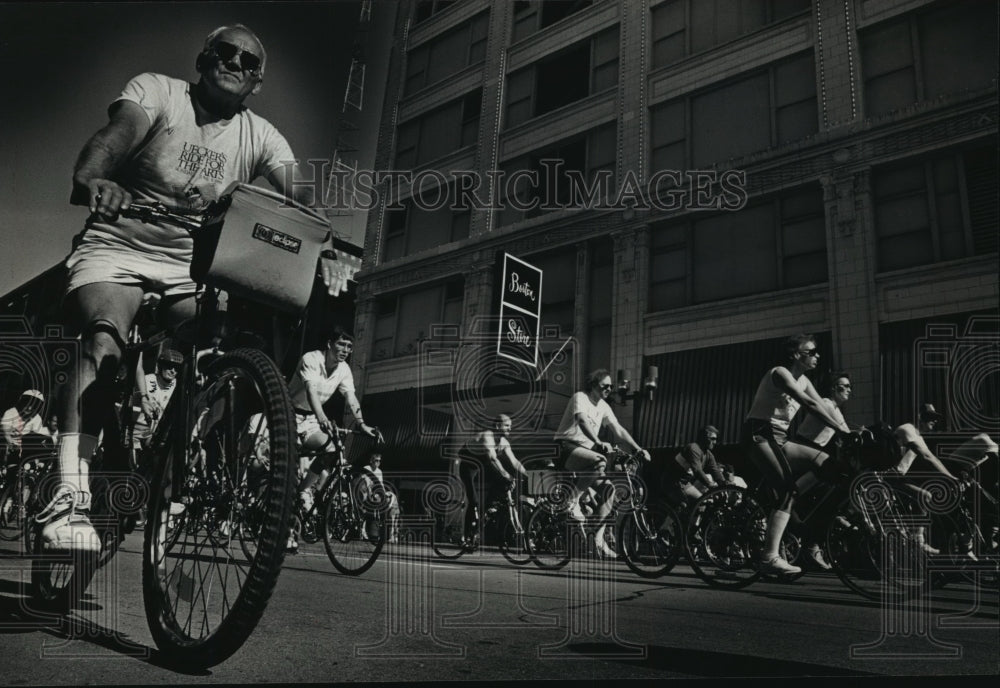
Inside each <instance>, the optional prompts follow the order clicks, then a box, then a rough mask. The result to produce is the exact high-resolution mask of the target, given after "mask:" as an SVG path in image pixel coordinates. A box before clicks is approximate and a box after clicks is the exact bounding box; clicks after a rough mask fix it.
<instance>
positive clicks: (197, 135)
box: [87, 72, 294, 260]
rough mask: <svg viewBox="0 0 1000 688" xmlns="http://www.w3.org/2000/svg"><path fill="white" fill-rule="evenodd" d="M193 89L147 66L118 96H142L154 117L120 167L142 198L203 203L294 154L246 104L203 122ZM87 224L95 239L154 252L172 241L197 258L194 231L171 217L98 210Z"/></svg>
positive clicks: (137, 99)
mask: <svg viewBox="0 0 1000 688" xmlns="http://www.w3.org/2000/svg"><path fill="white" fill-rule="evenodd" d="M191 89H192V84H190V83H188V82H186V81H183V80H181V79H173V78H170V77H167V76H164V75H162V74H153V73H150V72H146V73H144V74H140V75H138V76H136V77H135V78H133V79H132V80H131V81H129V82H128V83H127V84H126V85H125V88H124V89H123V90H122V92H121V95H119V96H118V98H117V99H116V101H115V102H118V101H124V100H127V101H131V102H133V103H136V104H137V105H139V107H141V108H142V109H143V110H144V111H145V112H146V115H147V116H148V117H149V122H150V129H149V133H148V134H147V135H146V138H145V139H144V140H143V142H142V144H141V145H140V146H139V147H138V149H137V150H136V151H134V153H133V154H132V156H131V157H130V158H129V160H128V161H127V162H126V163H125V165H124V166H123V168H122V169H121V170H120V171H119V172H118V173H117V174H116V175H115V180H116V181H117V182H118V183H119V184H121V186H122V187H124V188H125V189H126V190H127V191H129V192H131V193H132V195H133V196H134V197H135V199H136V200H137V201H141V202H147V203H148V202H150V201H157V202H161V203H164V204H166V205H167V206H169V207H172V208H179V209H187V210H194V211H198V210H201V209H202V208H204V206H205V205H207V203H209V202H210V201H214V200H216V199H217V198H218V197H219V196H220V195H222V192H223V191H224V190H225V189H226V187H228V186H229V185H230V184H232V183H233V182H237V181H239V182H250V181H253V180H254V179H255V178H257V177H266V176H267V175H268V174H270V173H271V172H272V171H274V170H275V169H278V168H279V167H281V166H283V165H285V164H287V163H289V162H292V161H293V160H294V156H293V154H292V150H291V148H290V147H289V145H288V142H287V141H286V140H285V138H284V137H283V136H282V135H281V134H280V133H279V132H278V130H277V129H276V128H275V127H274V126H273V125H272V124H271V123H270V122H268V121H267V120H266V119H264V118H263V117H260V116H258V115H256V114H254V113H253V112H251V111H250V110H248V109H246V108H244V109H243V110H241V111H240V112H238V113H237V114H236V115H235V116H234V117H233V118H232V119H228V120H220V121H217V122H208V123H206V124H202V125H200V126H199V124H198V123H197V119H196V113H195V106H194V104H193V102H192V97H191ZM87 230H88V240H89V241H95V240H100V242H102V243H106V244H109V245H120V244H126V245H128V246H130V247H132V248H134V249H138V250H141V251H145V252H148V253H154V254H162V253H163V252H164V251H163V249H165V248H168V249H171V250H172V251H171V253H172V254H173V253H177V254H178V255H180V254H185V255H187V259H188V260H190V252H191V237H190V236H189V235H188V233H187V232H186V231H185V230H184V229H181V228H179V227H176V226H174V225H171V224H167V223H164V224H162V225H159V224H147V223H144V222H140V221H139V220H135V219H130V218H120V219H119V220H118V221H116V222H113V223H109V222H104V221H101V220H99V219H97V218H92V219H91V220H90V221H89V222H88V224H87Z"/></svg>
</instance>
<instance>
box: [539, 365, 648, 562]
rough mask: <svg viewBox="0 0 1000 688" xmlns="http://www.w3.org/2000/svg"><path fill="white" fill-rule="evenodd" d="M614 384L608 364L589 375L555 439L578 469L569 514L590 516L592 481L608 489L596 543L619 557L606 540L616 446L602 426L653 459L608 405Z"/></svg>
mask: <svg viewBox="0 0 1000 688" xmlns="http://www.w3.org/2000/svg"><path fill="white" fill-rule="evenodd" d="M613 388H614V385H613V383H612V382H611V373H610V371H608V370H607V369H605V368H600V369H598V370H595V371H593V372H592V373H590V375H588V376H587V387H586V391H579V392H576V393H574V394H573V396H571V397H570V400H569V403H568V404H567V405H566V410H565V411H564V412H563V416H562V420H560V421H559V427H558V429H557V430H556V434H555V437H554V439H555V440H556V441H557V442H559V448H560V452H559V453H560V456H559V458H560V461H561V462H562V463H563V468H564V469H565V470H567V471H575V472H576V474H577V478H576V480H575V481H574V485H573V488H572V490H571V493H570V495H569V499H568V502H567V507H568V511H567V515H568V516H569V518H570V519H572V520H574V521H579V522H584V521H586V520H587V518H586V516H585V515H584V514H583V512H582V511H581V509H580V498H581V495H583V494H584V493H585V492H587V490H588V488H589V487H591V486H592V485H593V486H595V487H600V489H601V491H602V492H603V493H604V494H603V495H601V496H602V502H601V505H600V507H599V509H598V511H597V516H598V518H599V522H600V525H599V527H598V529H597V532H596V533H595V537H594V539H595V543H596V544H595V547H596V548H597V550H598V554H599V555H600V556H603V557H606V558H609V559H611V558H615V556H616V555H615V553H614V552H613V551H612V550H611V548H609V547H608V546H607V544H606V543H605V541H604V529H605V527H606V525H607V523H606V522H607V518H608V516H609V515H610V513H611V510H612V509H613V508H614V499H613V498H612V497H613V491H614V487H613V486H612V485H611V483H610V482H608V481H606V480H604V475H605V470H606V468H607V455H608V454H610V453H611V452H612V451H613V450H614V447H613V446H612V445H611V444H610V443H608V442H604V441H602V440H601V439H600V438H599V436H598V435H599V433H600V431H601V429H602V428H607V429H608V430H609V431H610V433H611V434H612V435H613V436H614V437H615V438H616V439H618V440H619V441H620V442H623V443H624V444H626V445H628V446H629V447H630V448H631V449H632V450H633V451H634V452H637V453H638V454H639V455H640V456H641V457H642V458H643V460H644V461H649V460H650V456H649V452H647V451H646V450H645V449H643V448H642V447H640V446H639V445H638V444H637V443H636V441H635V440H634V439H632V435H630V434H629V432H628V431H627V430H626V429H625V428H624V427H622V425H621V423H619V422H618V419H617V418H616V417H615V414H614V411H612V410H611V406H609V405H608V402H607V399H608V397H610V396H611V390H612V389H613Z"/></svg>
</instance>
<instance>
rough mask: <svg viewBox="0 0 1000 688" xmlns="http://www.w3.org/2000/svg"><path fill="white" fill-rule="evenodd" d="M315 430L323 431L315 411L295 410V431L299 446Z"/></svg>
mask: <svg viewBox="0 0 1000 688" xmlns="http://www.w3.org/2000/svg"><path fill="white" fill-rule="evenodd" d="M317 432H323V431H322V430H321V429H320V427H319V419H318V418H316V414H315V413H302V412H301V411H296V412H295V433H296V435H297V437H298V439H299V446H302V444H303V443H305V441H306V440H307V439H309V437H310V436H311V435H314V434H316V433H317Z"/></svg>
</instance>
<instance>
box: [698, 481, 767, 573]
mask: <svg viewBox="0 0 1000 688" xmlns="http://www.w3.org/2000/svg"><path fill="white" fill-rule="evenodd" d="M766 527H767V517H766V515H765V513H764V510H763V509H762V508H761V506H760V505H759V504H757V502H756V501H754V500H753V498H751V497H750V495H749V494H748V493H747V492H746V490H744V489H742V488H739V487H733V486H726V487H722V488H719V489H717V490H712V491H711V492H708V493H706V494H704V495H702V497H701V498H700V499H699V500H698V501H697V502H695V504H694V507H693V508H692V509H691V515H690V517H689V519H688V524H687V527H686V529H685V536H684V541H685V550H686V552H687V557H688V561H689V562H690V563H691V568H692V569H694V572H695V574H696V575H697V576H698V577H699V578H701V579H702V580H703V581H705V582H706V583H708V584H709V585H711V586H713V587H717V588H729V589H739V588H744V587H746V586H748V585H750V584H751V583H753V582H754V581H756V580H757V579H758V578H760V575H761V574H760V569H759V566H758V562H759V560H760V552H761V548H762V546H763V544H764V531H765V529H766Z"/></svg>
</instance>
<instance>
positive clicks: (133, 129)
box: [70, 100, 150, 218]
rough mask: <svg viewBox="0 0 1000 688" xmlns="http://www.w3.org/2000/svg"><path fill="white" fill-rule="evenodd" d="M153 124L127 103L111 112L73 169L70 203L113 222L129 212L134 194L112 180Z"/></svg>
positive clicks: (137, 109)
mask: <svg viewBox="0 0 1000 688" xmlns="http://www.w3.org/2000/svg"><path fill="white" fill-rule="evenodd" d="M149 127H150V122H149V117H148V116H147V115H146V111H145V110H143V109H142V108H141V107H139V105H137V104H136V103H133V102H131V101H128V100H122V101H119V102H118V103H117V104H116V105H115V106H114V107H113V109H112V110H111V119H110V121H109V122H108V123H107V125H105V126H104V127H103V128H102V129H100V130H99V131H98V132H97V133H96V134H94V135H93V136H91V137H90V139H89V140H88V141H87V143H86V144H84V146H83V150H82V151H80V155H79V157H78V158H77V160H76V165H75V167H74V168H73V192H72V194H71V195H70V203H73V204H75V205H86V206H87V207H88V208H90V212H92V213H93V212H96V213H100V214H101V215H103V216H104V217H107V218H113V217H115V216H116V215H117V214H118V211H119V210H120V209H121V208H128V206H129V205H130V204H131V202H132V194H130V193H129V192H128V191H126V190H125V189H123V188H122V187H121V186H119V185H118V183H117V182H115V181H113V180H112V177H113V176H114V174H115V172H116V171H117V170H118V169H119V168H120V167H121V166H122V164H124V163H125V161H127V160H128V158H129V156H130V155H131V154H132V151H134V150H135V148H136V146H138V145H139V143H140V142H141V141H142V140H143V138H145V136H146V134H147V132H148V131H149Z"/></svg>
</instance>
